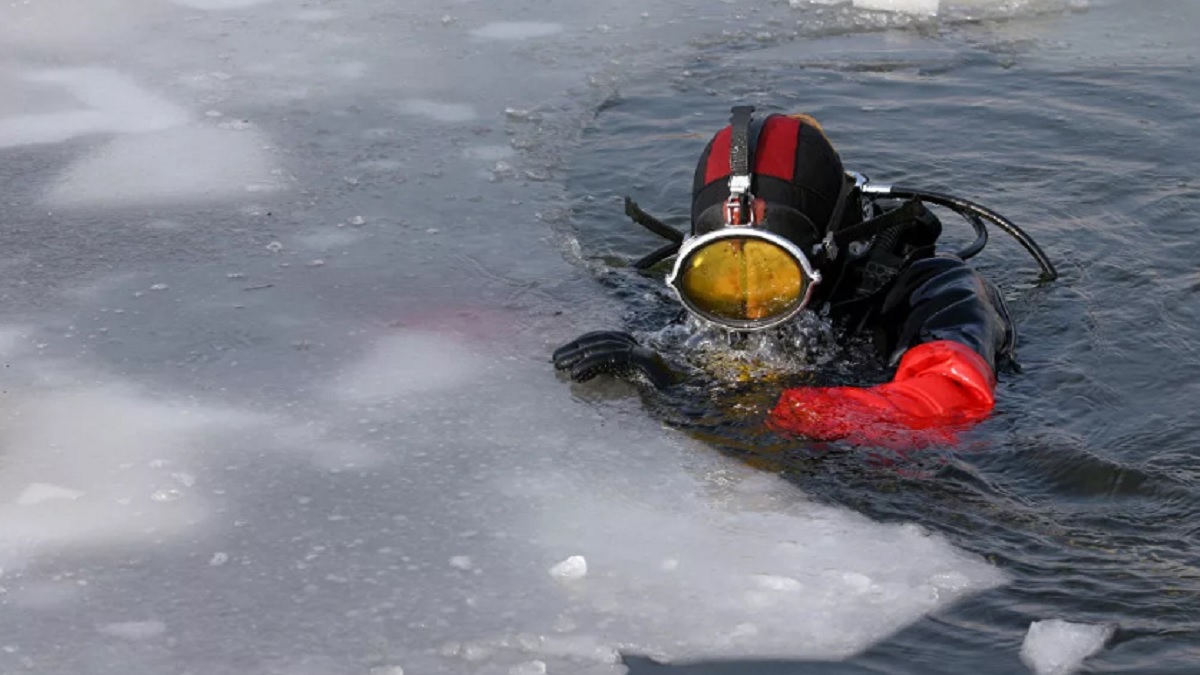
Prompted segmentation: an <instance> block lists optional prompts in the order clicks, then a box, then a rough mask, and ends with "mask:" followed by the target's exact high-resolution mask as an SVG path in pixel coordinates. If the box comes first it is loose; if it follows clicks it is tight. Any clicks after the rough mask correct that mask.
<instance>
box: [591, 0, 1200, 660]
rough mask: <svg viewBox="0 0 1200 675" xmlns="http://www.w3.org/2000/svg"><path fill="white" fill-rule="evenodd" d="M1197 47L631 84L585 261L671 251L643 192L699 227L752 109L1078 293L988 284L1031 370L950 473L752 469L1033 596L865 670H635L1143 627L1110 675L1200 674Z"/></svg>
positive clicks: (845, 46) (1167, 39)
mask: <svg viewBox="0 0 1200 675" xmlns="http://www.w3.org/2000/svg"><path fill="white" fill-rule="evenodd" d="M1197 28H1200V5H1196V4H1192V3H1186V2H1149V3H1132V2H1129V3H1116V4H1111V5H1110V4H1098V5H1095V6H1093V7H1091V8H1090V9H1089V10H1088V11H1086V12H1082V13H1074V14H1059V15H1054V16H1048V17H1047V16H1040V17H1032V18H1024V19H1016V20H1011V21H1007V22H960V23H944V24H941V25H937V26H933V27H929V26H926V27H924V28H909V29H905V30H898V31H894V32H887V33H882V34H880V33H872V34H866V35H842V36H832V37H824V38H811V37H801V38H799V39H795V40H788V41H784V42H782V43H769V44H765V45H758V46H751V47H747V46H746V45H737V46H731V45H729V44H728V43H723V44H718V45H714V46H707V47H705V46H700V47H698V48H697V49H696V51H695V53H694V54H692V55H690V57H688V58H686V59H683V60H681V61H678V62H669V63H662V64H661V65H660V67H654V68H647V69H643V70H639V71H638V72H633V73H628V74H627V76H626V77H624V78H623V80H622V82H621V84H620V86H619V93H617V94H616V95H615V96H613V97H612V98H611V99H610V100H609V101H608V102H607V103H606V104H605V106H604V107H603V109H602V110H601V111H600V112H599V113H598V114H597V116H596V118H595V120H594V122H593V123H592V124H591V125H590V126H589V127H588V128H587V129H586V130H585V132H584V134H583V136H582V141H581V145H580V148H579V151H578V153H576V155H575V157H574V158H573V159H572V160H571V167H572V170H571V179H570V181H569V183H568V188H569V190H570V196H571V198H572V199H573V200H574V206H575V208H574V217H573V220H572V223H571V227H572V228H573V231H574V233H575V234H576V235H577V236H578V238H579V242H580V245H581V247H582V250H583V254H584V257H585V258H588V259H593V260H596V261H604V262H607V263H613V262H617V263H618V265H619V264H621V263H622V261H623V262H628V261H631V260H633V259H634V258H636V257H638V256H640V255H642V254H644V253H646V252H648V251H650V250H652V249H653V248H654V247H656V246H658V245H659V244H660V243H661V242H660V241H658V240H656V239H655V238H654V237H653V235H650V234H648V233H646V232H644V231H640V229H639V228H637V227H636V226H635V225H633V224H624V223H623V222H622V218H621V215H620V207H619V197H620V196H621V195H623V194H627V193H628V194H633V195H634V196H636V198H637V199H638V200H639V201H640V202H641V204H642V205H643V206H644V207H645V208H646V209H647V210H649V211H651V212H653V213H657V214H659V215H660V216H663V217H664V219H665V220H667V221H668V222H671V223H672V224H675V225H676V226H681V227H682V226H684V225H685V223H686V218H687V209H688V203H689V202H688V199H689V189H690V180H691V172H692V170H693V167H694V162H695V160H696V158H697V156H698V154H699V152H700V150H701V149H702V147H703V144H704V142H705V141H706V140H707V138H708V135H709V134H711V133H712V132H713V131H715V130H716V129H717V128H719V127H720V126H721V125H723V124H724V123H725V121H726V119H727V115H728V112H727V111H728V106H729V105H730V104H731V103H735V102H741V103H752V104H754V105H756V106H757V107H758V109H759V110H760V111H772V112H773V111H781V112H797V111H804V112H809V113H812V114H813V115H815V116H816V117H817V119H819V120H821V121H822V122H823V124H824V126H825V129H826V131H827V133H828V134H829V136H830V137H831V139H832V140H833V142H834V143H835V145H836V146H837V147H838V148H839V150H840V151H841V153H842V157H843V161H844V162H845V163H846V165H847V167H848V168H851V169H855V170H858V171H862V172H865V173H867V174H869V175H871V176H872V177H874V179H875V180H878V181H882V182H895V183H900V184H904V185H912V186H921V187H925V188H928V189H932V190H938V191H946V192H951V193H954V194H959V195H962V196H964V197H967V198H969V199H974V200H978V201H980V202H981V203H983V204H986V205H990V206H992V207H993V208H995V209H997V210H998V211H1000V212H1001V213H1003V214H1004V215H1006V216H1008V217H1009V218H1011V219H1012V220H1014V221H1015V222H1017V223H1018V224H1020V225H1022V226H1023V227H1024V228H1025V229H1026V230H1027V231H1028V232H1030V233H1031V234H1032V235H1033V236H1034V237H1035V238H1036V239H1037V240H1038V242H1039V243H1040V244H1041V245H1042V247H1043V248H1044V249H1045V250H1046V252H1047V253H1048V254H1049V255H1050V257H1051V259H1052V260H1054V261H1055V262H1056V264H1057V266H1058V268H1059V271H1060V274H1061V277H1060V279H1059V280H1058V281H1057V282H1054V283H1049V284H1044V285H1043V284H1038V283H1036V270H1037V268H1036V266H1035V265H1034V263H1033V261H1032V259H1030V258H1029V257H1028V256H1027V255H1026V254H1025V252H1024V251H1023V250H1022V249H1020V248H1019V247H1018V246H1017V245H1016V244H1015V243H1014V242H1013V241H1012V240H1011V239H1009V238H1007V237H1006V236H1005V235H1003V234H1002V233H1000V232H998V231H994V232H993V236H992V240H991V243H990V244H989V246H988V247H987V249H986V250H985V252H984V253H983V254H982V255H980V256H979V257H978V258H976V259H975V264H976V265H977V266H978V267H979V268H980V269H982V270H983V271H984V272H985V273H986V274H987V275H988V276H989V277H991V278H992V279H993V280H995V281H996V282H997V283H998V284H999V285H1000V287H1001V288H1002V289H1003V291H1004V293H1005V295H1006V298H1007V300H1008V301H1009V303H1010V307H1011V309H1012V310H1013V312H1014V314H1015V316H1016V319H1017V323H1018V329H1019V334H1020V343H1019V352H1018V354H1019V360H1020V362H1021V364H1022V365H1023V366H1024V372H1022V373H1020V374H1011V375H1002V376H1001V379H1000V383H999V386H998V388H997V408H996V411H995V414H994V415H993V416H992V418H991V419H989V420H988V421H986V422H984V423H983V424H981V425H979V426H978V427H977V429H975V430H974V431H973V432H972V433H971V434H970V435H969V438H968V439H966V440H965V442H964V448H962V449H960V450H959V451H958V452H956V453H953V454H952V455H951V456H950V457H948V458H946V457H943V458H940V459H939V462H936V463H934V464H932V465H930V466H932V467H933V468H932V469H930V468H928V467H924V469H925V470H923V471H918V472H916V473H917V476H916V477H909V475H908V473H907V472H905V471H896V470H894V467H893V468H891V469H889V468H886V467H884V468H880V467H878V466H875V467H871V466H864V463H863V462H862V461H861V460H862V453H861V452H858V451H855V450H853V449H846V451H845V452H834V453H831V454H828V455H824V456H823V458H822V459H821V460H820V461H814V460H813V458H812V457H811V456H810V455H809V454H807V453H805V452H803V451H802V450H797V451H796V452H793V453H791V454H790V455H789V454H788V453H787V452H783V453H782V454H781V453H780V451H779V448H778V447H775V446H772V447H771V449H770V451H769V452H767V453H766V454H768V455H769V457H766V458H764V457H762V456H758V457H756V456H755V452H754V451H753V449H749V450H747V447H748V444H746V443H731V444H730V445H733V446H736V447H738V448H739V449H738V450H737V451H736V454H739V455H740V456H742V457H743V458H744V459H747V460H748V461H751V462H753V463H758V464H761V465H765V466H766V467H767V469H768V470H775V471H779V472H780V473H781V474H782V475H784V476H785V477H786V478H787V479H788V480H790V481H793V482H794V483H795V484H796V485H798V486H800V487H801V488H803V489H804V491H806V492H807V493H809V494H812V495H815V496H817V497H818V498H819V499H822V500H826V501H828V502H831V503H835V504H839V505H845V506H849V507H852V508H854V509H857V510H859V511H861V512H863V513H866V514H868V515H870V516H872V517H874V518H878V519H881V520H884V521H915V522H918V523H921V524H924V525H927V526H929V527H931V528H932V529H934V530H936V531H938V532H941V533H943V534H945V535H946V536H948V537H949V538H950V539H951V540H952V541H953V542H954V543H956V544H957V545H959V546H962V547H964V548H966V549H968V550H970V551H973V552H976V553H978V554H979V555H981V556H983V557H985V558H986V559H988V560H989V561H992V562H994V563H995V564H996V565H997V566H999V567H1000V568H1001V569H1003V570H1004V571H1005V572H1006V573H1007V574H1009V575H1011V583H1008V584H1006V585H1004V586H1002V587H1000V588H998V589H995V590H992V591H989V592H986V593H983V594H980V595H978V596H975V597H972V598H971V599H969V600H967V601H966V602H963V603H961V604H958V605H956V606H954V607H953V608H952V609H951V610H949V611H947V612H944V613H942V614H940V615H938V616H936V617H930V618H926V619H924V620H922V621H921V622H919V623H917V624H915V625H913V626H911V627H909V628H907V629H905V630H903V631H902V632H900V633H899V634H897V635H894V636H892V637H891V638H890V639H888V640H886V641H884V642H883V643H880V644H877V645H875V646H874V647H872V648H871V649H869V650H868V651H867V652H865V653H863V654H861V655H859V656H857V657H855V658H853V659H851V660H850V661H849V662H847V663H844V664H820V663H813V664H800V663H726V664H695V665H689V666H674V667H667V666H660V665H656V664H653V663H651V662H645V661H641V660H636V659H635V660H632V661H631V662H630V666H631V668H632V672H635V673H637V672H647V673H650V672H659V671H660V670H662V671H664V672H665V671H670V672H681V673H682V672H688V673H764V674H765V673H801V672H803V673H807V672H821V673H860V672H862V673H866V672H872V673H874V672H878V673H1016V672H1025V671H1024V666H1022V665H1021V664H1020V662H1019V661H1018V658H1017V654H1018V652H1019V649H1020V644H1021V641H1022V639H1023V637H1024V635H1025V632H1026V630H1027V629H1028V627H1029V624H1030V622H1031V621H1034V620H1040V619H1045V618H1051V617H1057V618H1062V619H1066V620H1069V621H1075V622H1084V623H1092V624H1116V625H1117V626H1118V630H1117V633H1116V636H1115V638H1114V640H1113V641H1112V643H1111V644H1110V645H1109V648H1108V649H1107V650H1105V651H1103V652H1101V653H1100V654H1099V655H1097V656H1095V657H1093V658H1092V659H1090V660H1089V661H1088V664H1087V667H1086V668H1085V672H1123V673H1196V672H1200V547H1198V545H1200V540H1198V536H1197V535H1198V532H1200V528H1198V527H1197V525H1196V523H1197V521H1198V518H1200V483H1198V477H1200V472H1198V470H1197V468H1196V467H1197V458H1198V456H1200V416H1197V414H1196V412H1195V402H1196V400H1197V397H1198V396H1200V321H1198V320H1197V319H1198V318H1200V317H1198V314H1200V309H1198V308H1200V301H1198V300H1200V271H1198V268H1197V262H1196V261H1197V260H1198V259H1200V238H1198V237H1197V236H1196V223H1197V220H1196V214H1197V207H1200V191H1198V188H1200V184H1198V183H1197V181H1198V179H1197V174H1200V154H1198V153H1197V152H1196V143H1195V140H1194V139H1196V138H1197V137H1200V73H1198V72H1197V67H1198V66H1200V63H1198V62H1197V58H1198V57H1200V47H1198V46H1197V45H1198V43H1197V40H1196V38H1195V37H1194V36H1195V32H1194V31H1195V30H1196V29H1197ZM944 222H945V224H946V229H947V232H948V234H947V235H946V237H945V238H944V241H946V242H947V243H948V245H949V247H950V248H951V249H953V247H954V246H955V245H956V244H958V243H959V242H965V241H966V236H967V235H968V234H969V228H967V227H966V226H965V224H962V223H960V222H959V221H957V219H956V218H954V217H953V216H952V215H947V216H946V217H945V218H944ZM605 278H606V280H607V281H609V282H610V283H609V284H606V285H608V286H615V287H617V288H618V289H621V288H624V289H626V291H627V290H628V288H631V287H632V288H642V284H645V286H644V290H648V289H650V288H651V287H653V284H649V283H646V282H642V281H639V280H638V279H637V277H636V276H635V275H633V274H627V275H626V274H624V273H622V272H617V273H612V274H606V275H605ZM614 278H615V280H614ZM618 294H619V295H622V294H623V295H625V296H627V297H626V299H627V300H629V301H630V312H629V315H628V319H629V325H631V326H633V327H635V328H647V327H649V326H651V325H654V323H655V322H661V321H663V320H664V319H666V318H667V317H669V316H670V314H671V309H670V307H669V305H668V301H667V300H666V299H664V298H662V297H656V298H655V299H646V298H647V296H646V294H644V293H628V292H626V293H622V292H620V291H618ZM651 297H654V296H651ZM647 316H648V317H650V318H649V319H647V318H646V317H647ZM614 327H615V326H614ZM719 435H720V434H719V433H717V434H715V436H719ZM717 442H718V443H719V442H720V441H719V439H717ZM750 445H752V444H750ZM914 461H916V460H914Z"/></svg>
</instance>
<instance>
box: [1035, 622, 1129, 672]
mask: <svg viewBox="0 0 1200 675" xmlns="http://www.w3.org/2000/svg"><path fill="white" fill-rule="evenodd" d="M1115 631H1116V629H1115V627H1113V626H1111V625H1093V624H1086V623H1070V622H1067V621H1063V620H1062V619H1047V620H1045V621H1034V622H1033V623H1031V624H1029V632H1028V633H1026V634H1025V642H1024V643H1022V644H1021V660H1022V661H1024V662H1025V665H1027V666H1029V669H1030V670H1032V671H1033V672H1034V673H1036V675H1070V673H1074V672H1075V671H1077V670H1079V667H1080V666H1082V665H1083V660H1084V659H1086V658H1087V657H1089V656H1091V655H1092V654H1095V653H1096V652H1098V651H1100V650H1101V649H1103V648H1104V645H1105V644H1107V643H1108V641H1109V640H1111V639H1112V636H1113V633H1114V632H1115Z"/></svg>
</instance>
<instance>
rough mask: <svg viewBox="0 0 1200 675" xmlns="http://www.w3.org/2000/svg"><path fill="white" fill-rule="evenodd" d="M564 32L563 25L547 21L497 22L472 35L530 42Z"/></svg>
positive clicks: (490, 38)
mask: <svg viewBox="0 0 1200 675" xmlns="http://www.w3.org/2000/svg"><path fill="white" fill-rule="evenodd" d="M562 31H563V26H562V24H558V23H549V22H545V21H496V22H493V23H489V24H487V25H484V26H480V27H479V28H475V29H473V30H472V31H471V35H473V36H475V37H478V38H485V39H488V40H528V39H530V38H538V37H545V36H547V35H555V34H557V33H561V32H562Z"/></svg>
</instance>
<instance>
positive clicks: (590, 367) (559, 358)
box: [554, 330, 679, 389]
mask: <svg viewBox="0 0 1200 675" xmlns="http://www.w3.org/2000/svg"><path fill="white" fill-rule="evenodd" d="M554 367H555V369H557V370H565V371H567V372H568V374H570V376H571V379H572V380H574V381H576V382H586V381H588V380H590V379H592V378H593V377H595V376H597V375H600V374H602V373H604V374H608V375H615V376H617V377H629V376H630V375H632V374H634V373H638V372H640V373H642V374H643V375H645V376H646V379H648V380H650V382H651V383H652V384H653V385H654V386H655V388H657V389H665V388H667V387H669V386H671V385H672V384H675V383H676V382H677V381H678V380H679V376H678V375H677V374H676V373H675V371H673V370H672V369H671V366H669V365H667V362H666V360H664V359H663V357H661V356H659V355H658V353H657V352H655V351H654V350H652V349H648V348H646V347H643V346H641V345H639V344H638V343H637V340H635V339H634V338H633V336H632V335H630V334H629V333H622V332H620V331H614V330H600V331H595V332H592V333H586V334H584V335H581V336H579V337H578V338H575V339H574V340H572V341H570V342H568V343H567V344H565V345H563V346H561V347H559V348H558V349H556V350H554Z"/></svg>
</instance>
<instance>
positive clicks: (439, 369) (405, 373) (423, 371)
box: [330, 330, 487, 403]
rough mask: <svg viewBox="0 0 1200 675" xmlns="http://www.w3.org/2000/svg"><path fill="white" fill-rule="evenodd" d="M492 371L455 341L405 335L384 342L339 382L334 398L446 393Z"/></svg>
mask: <svg viewBox="0 0 1200 675" xmlns="http://www.w3.org/2000/svg"><path fill="white" fill-rule="evenodd" d="M486 365H487V362H486V360H485V359H484V358H483V356H482V355H480V354H477V353H476V352H474V351H473V350H471V349H470V348H468V346H467V345H466V344H464V343H462V342H459V341H457V340H455V339H454V338H453V337H451V336H448V335H440V334H437V333H431V332H425V331H417V330H404V331H401V332H399V333H397V334H395V335H391V336H389V337H386V338H384V339H382V340H380V341H379V342H378V343H377V344H376V345H375V346H374V347H373V348H372V349H371V351H370V353H368V354H367V355H366V356H365V357H363V358H362V360H360V361H359V362H358V363H355V364H353V365H352V366H351V367H350V368H348V369H347V370H346V371H345V372H344V373H343V374H342V375H341V376H339V377H338V378H337V380H336V381H335V383H334V385H333V388H332V390H331V392H330V393H331V394H332V395H333V396H334V397H335V398H338V399H340V400H345V401H353V402H364V403H369V402H382V401H386V400H388V399H391V398H394V397H398V396H406V395H411V394H422V393H428V392H434V391H444V390H449V389H453V388H455V387H460V386H462V385H464V384H466V383H468V382H470V381H471V379H472V378H473V377H474V376H475V375H476V374H477V373H479V372H480V371H481V370H483V369H484V368H485V367H486Z"/></svg>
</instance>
